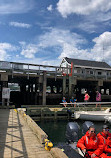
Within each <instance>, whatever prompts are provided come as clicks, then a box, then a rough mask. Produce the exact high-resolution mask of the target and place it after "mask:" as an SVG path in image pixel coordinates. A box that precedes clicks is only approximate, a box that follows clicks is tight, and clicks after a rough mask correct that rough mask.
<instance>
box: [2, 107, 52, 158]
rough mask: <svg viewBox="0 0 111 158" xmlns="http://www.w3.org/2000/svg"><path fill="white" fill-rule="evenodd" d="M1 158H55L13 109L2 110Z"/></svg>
mask: <svg viewBox="0 0 111 158" xmlns="http://www.w3.org/2000/svg"><path fill="white" fill-rule="evenodd" d="M0 158H53V156H52V155H51V153H50V152H48V151H46V150H45V149H44V146H43V145H42V144H40V142H39V140H38V139H37V137H36V136H35V135H34V133H33V132H32V130H31V129H30V128H29V127H28V125H27V124H26V122H25V121H24V119H23V118H22V117H21V116H20V115H19V114H18V113H17V112H16V111H14V110H13V109H11V110H9V109H0Z"/></svg>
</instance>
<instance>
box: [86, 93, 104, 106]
mask: <svg viewBox="0 0 111 158" xmlns="http://www.w3.org/2000/svg"><path fill="white" fill-rule="evenodd" d="M89 99H90V96H89V94H88V93H87V91H85V95H84V101H85V102H88V101H89ZM96 102H101V93H100V92H99V91H96ZM98 105H99V106H100V108H101V104H100V103H97V104H96V108H97V106H98Z"/></svg>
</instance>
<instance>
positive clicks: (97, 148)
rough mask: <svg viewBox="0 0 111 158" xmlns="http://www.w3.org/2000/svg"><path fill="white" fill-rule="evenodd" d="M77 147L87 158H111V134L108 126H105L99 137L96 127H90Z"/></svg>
mask: <svg viewBox="0 0 111 158" xmlns="http://www.w3.org/2000/svg"><path fill="white" fill-rule="evenodd" d="M77 147H78V148H80V149H81V150H82V152H83V153H84V155H85V156H84V157H86V158H111V133H109V127H108V125H103V127H102V131H101V132H100V133H98V134H97V135H96V131H95V127H94V126H90V127H89V129H88V131H87V132H86V134H85V135H84V136H83V137H82V138H81V139H79V141H78V142H77Z"/></svg>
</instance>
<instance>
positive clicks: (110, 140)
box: [97, 125, 111, 158]
mask: <svg viewBox="0 0 111 158" xmlns="http://www.w3.org/2000/svg"><path fill="white" fill-rule="evenodd" d="M97 137H98V140H99V141H100V142H102V143H103V144H104V150H103V152H104V153H105V154H106V155H110V156H107V157H108V158H109V157H110V158H111V154H110V153H111V133H109V127H108V125H103V128H102V132H100V133H98V135H97ZM101 156H102V155H101Z"/></svg>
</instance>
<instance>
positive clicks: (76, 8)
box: [0, 0, 111, 66]
mask: <svg viewBox="0 0 111 158" xmlns="http://www.w3.org/2000/svg"><path fill="white" fill-rule="evenodd" d="M63 57H69V58H75V59H85V60H95V61H105V62H107V63H108V64H109V65H111V0H11V1H9V0H0V60H1V61H9V62H11V61H13V62H22V63H33V64H45V65H56V66H59V65H60V63H61V61H62V59H63Z"/></svg>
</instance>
